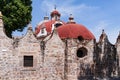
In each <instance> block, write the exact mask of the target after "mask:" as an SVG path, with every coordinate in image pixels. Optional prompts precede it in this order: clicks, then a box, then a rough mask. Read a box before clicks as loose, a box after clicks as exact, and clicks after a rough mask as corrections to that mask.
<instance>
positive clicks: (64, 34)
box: [57, 24, 95, 40]
mask: <svg viewBox="0 0 120 80" xmlns="http://www.w3.org/2000/svg"><path fill="white" fill-rule="evenodd" d="M57 30H58V33H59V36H60V38H61V39H65V38H78V37H79V36H81V37H83V39H88V40H91V39H95V37H94V35H93V34H92V33H91V32H90V31H89V30H88V29H87V28H86V27H84V26H83V25H80V24H66V25H63V26H60V27H58V28H57Z"/></svg>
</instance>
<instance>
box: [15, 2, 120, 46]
mask: <svg viewBox="0 0 120 80" xmlns="http://www.w3.org/2000/svg"><path fill="white" fill-rule="evenodd" d="M55 5H56V8H57V10H58V11H59V12H60V13H61V18H60V19H61V20H62V21H64V22H67V21H68V17H69V15H70V14H72V15H73V16H74V20H75V22H76V23H78V24H82V25H84V26H86V27H87V28H88V29H89V30H90V31H91V32H92V33H93V35H94V36H95V38H96V40H97V41H99V37H100V35H101V33H102V29H104V31H105V33H106V34H107V35H108V39H109V41H110V42H111V43H112V44H114V43H115V42H116V39H117V37H118V35H119V32H120V0H32V8H33V9H32V21H31V24H32V27H33V30H34V28H35V27H36V26H37V24H38V23H39V22H41V21H42V20H43V17H44V16H46V15H47V16H49V18H50V13H51V12H52V11H53V10H54V6H55ZM26 30H27V28H26V29H24V31H23V32H20V33H19V32H14V33H13V35H16V34H17V35H18V34H19V35H22V34H25V33H26Z"/></svg>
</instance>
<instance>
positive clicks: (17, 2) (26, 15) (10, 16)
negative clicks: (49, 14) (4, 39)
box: [0, 0, 32, 37]
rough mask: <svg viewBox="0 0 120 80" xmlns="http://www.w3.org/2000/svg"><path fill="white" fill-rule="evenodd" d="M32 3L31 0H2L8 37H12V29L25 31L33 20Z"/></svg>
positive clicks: (0, 9) (0, 1)
mask: <svg viewBox="0 0 120 80" xmlns="http://www.w3.org/2000/svg"><path fill="white" fill-rule="evenodd" d="M31 3H32V1H31V0H0V11H2V14H3V21H4V28H5V32H6V34H7V36H8V37H12V35H11V34H12V31H15V30H18V31H23V29H24V27H26V25H27V24H28V23H29V22H30V21H31V18H32V16H31V11H32V7H31Z"/></svg>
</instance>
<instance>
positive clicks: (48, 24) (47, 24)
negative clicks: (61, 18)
mask: <svg viewBox="0 0 120 80" xmlns="http://www.w3.org/2000/svg"><path fill="white" fill-rule="evenodd" d="M55 22H56V21H55V20H50V21H47V22H44V23H42V24H41V25H38V26H37V29H36V30H35V33H36V34H38V33H39V31H40V29H41V27H42V26H43V25H44V26H45V27H46V30H47V32H48V34H49V33H51V29H52V24H54V23H55ZM62 23H63V24H65V22H62Z"/></svg>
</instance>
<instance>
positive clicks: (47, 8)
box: [41, 0, 98, 17]
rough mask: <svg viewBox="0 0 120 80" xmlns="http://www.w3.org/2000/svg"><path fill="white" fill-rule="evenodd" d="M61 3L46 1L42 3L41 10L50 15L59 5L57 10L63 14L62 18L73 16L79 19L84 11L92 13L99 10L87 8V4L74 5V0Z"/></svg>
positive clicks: (52, 0) (93, 7) (91, 7)
mask: <svg viewBox="0 0 120 80" xmlns="http://www.w3.org/2000/svg"><path fill="white" fill-rule="evenodd" d="M61 2H62V1H61ZM61 2H59V1H54V0H51V1H48V0H44V1H43V2H42V3H41V10H42V11H43V12H48V13H49V12H51V11H52V10H53V9H54V5H56V4H57V9H58V10H59V11H60V13H61V14H62V17H65V16H69V14H73V15H74V17H77V16H79V14H80V13H82V12H84V11H90V10H93V9H96V8H98V7H95V6H87V5H86V4H83V3H82V4H80V5H73V4H72V3H73V2H74V0H66V1H64V2H63V3H61ZM76 14H78V15H76Z"/></svg>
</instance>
